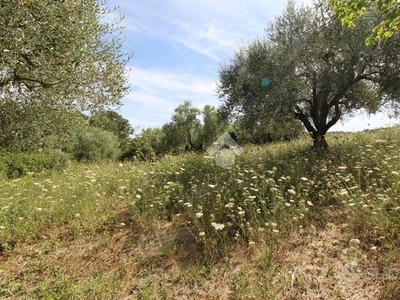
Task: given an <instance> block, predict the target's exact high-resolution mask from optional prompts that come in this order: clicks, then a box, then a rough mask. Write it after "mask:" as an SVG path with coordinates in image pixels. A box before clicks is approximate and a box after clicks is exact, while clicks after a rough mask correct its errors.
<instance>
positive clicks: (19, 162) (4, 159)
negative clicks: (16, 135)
mask: <svg viewBox="0 0 400 300" xmlns="http://www.w3.org/2000/svg"><path fill="white" fill-rule="evenodd" d="M66 164H67V155H66V154H64V153H61V152H38V153H20V152H16V153H11V152H4V153H1V154H0V174H1V175H2V176H4V177H7V178H19V177H22V176H24V175H26V174H27V173H28V172H35V173H38V172H41V171H44V170H62V169H63V168H65V166H66Z"/></svg>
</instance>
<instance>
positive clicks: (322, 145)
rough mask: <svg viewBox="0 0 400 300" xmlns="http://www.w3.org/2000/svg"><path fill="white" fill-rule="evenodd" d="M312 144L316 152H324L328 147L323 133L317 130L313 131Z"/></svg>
mask: <svg viewBox="0 0 400 300" xmlns="http://www.w3.org/2000/svg"><path fill="white" fill-rule="evenodd" d="M313 144H314V148H315V150H316V151H317V152H318V153H325V152H326V151H327V150H328V148H329V146H328V143H327V142H326V139H325V135H321V134H319V133H318V132H314V134H313Z"/></svg>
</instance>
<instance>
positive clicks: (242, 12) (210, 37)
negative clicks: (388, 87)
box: [107, 0, 400, 132]
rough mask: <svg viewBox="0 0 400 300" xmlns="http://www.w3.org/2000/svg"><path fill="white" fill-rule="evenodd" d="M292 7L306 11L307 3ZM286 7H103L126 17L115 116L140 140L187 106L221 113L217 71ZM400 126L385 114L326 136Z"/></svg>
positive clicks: (213, 0)
mask: <svg viewBox="0 0 400 300" xmlns="http://www.w3.org/2000/svg"><path fill="white" fill-rule="evenodd" d="M295 2H296V5H297V6H300V5H310V4H311V3H312V0H296V1H295ZM286 5H287V1H286V0H254V1H246V0H230V1H228V0H163V1H159V0H108V1H107V6H108V7H110V8H114V7H118V10H117V12H118V13H120V14H122V15H124V20H123V21H122V24H121V25H122V26H124V27H125V29H124V31H123V36H124V38H125V42H124V44H123V49H122V50H123V51H125V52H128V53H132V54H133V57H132V59H131V61H130V62H129V64H128V66H127V69H128V80H129V85H130V92H129V94H128V95H126V96H125V97H124V98H123V106H122V107H121V108H120V110H119V113H120V114H121V115H122V116H123V117H124V118H125V119H127V120H129V122H130V124H131V125H132V127H134V128H136V132H139V131H141V130H142V129H145V128H148V127H161V126H162V125H163V124H165V123H167V122H169V121H170V120H171V116H172V114H173V111H174V109H175V108H176V107H177V106H178V105H179V104H182V103H183V102H184V101H185V100H190V101H191V102H192V104H193V105H194V106H196V107H198V108H203V107H204V105H206V104H210V105H214V106H219V105H220V104H221V102H220V100H219V99H218V97H217V84H218V70H219V67H220V65H221V64H224V63H229V62H230V60H231V59H232V58H233V57H234V54H235V51H236V50H238V49H239V48H240V47H241V46H244V45H246V43H248V42H250V41H252V40H254V39H256V38H257V37H262V36H263V35H264V32H265V28H266V27H267V25H268V24H269V23H270V22H272V21H273V20H274V19H275V18H276V17H277V16H279V15H280V14H281V13H282V12H283V10H284V9H285V7H286ZM114 13H115V12H113V14H114ZM111 16H112V15H110V17H111ZM399 122H400V121H399V120H395V119H389V118H388V116H387V115H386V114H385V113H378V114H376V115H375V116H367V115H366V114H357V115H355V116H353V117H351V118H349V117H347V118H345V119H344V121H340V122H339V123H338V124H336V125H335V126H333V127H332V128H331V131H358V130H363V129H372V128H376V127H385V126H390V125H393V124H397V123H399Z"/></svg>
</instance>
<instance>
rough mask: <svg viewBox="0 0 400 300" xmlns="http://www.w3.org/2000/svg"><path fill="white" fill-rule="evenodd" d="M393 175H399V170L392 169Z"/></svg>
mask: <svg viewBox="0 0 400 300" xmlns="http://www.w3.org/2000/svg"><path fill="white" fill-rule="evenodd" d="M391 173H392V174H393V175H399V172H397V171H392V172H391Z"/></svg>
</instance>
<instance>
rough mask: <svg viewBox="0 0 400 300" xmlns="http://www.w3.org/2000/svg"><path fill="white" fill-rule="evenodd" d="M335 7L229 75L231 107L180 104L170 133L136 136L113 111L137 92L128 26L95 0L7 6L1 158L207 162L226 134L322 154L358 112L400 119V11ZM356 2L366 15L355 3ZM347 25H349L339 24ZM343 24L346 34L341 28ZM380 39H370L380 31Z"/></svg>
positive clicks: (288, 25)
mask: <svg viewBox="0 0 400 300" xmlns="http://www.w3.org/2000/svg"><path fill="white" fill-rule="evenodd" d="M351 3H353V4H349V2H347V1H346V2H343V1H334V0H332V1H329V4H330V5H331V6H332V7H333V8H331V6H329V5H328V4H327V3H326V1H323V0H317V1H315V3H314V4H313V5H312V6H310V7H301V8H296V7H295V5H294V3H293V1H289V3H288V6H287V9H286V10H285V11H284V12H283V14H282V15H281V16H279V17H278V18H276V20H275V21H274V22H272V23H271V24H270V25H269V26H268V27H267V28H266V35H265V36H264V37H260V38H258V39H256V40H254V41H252V42H250V43H249V44H247V45H245V46H243V47H241V48H239V49H238V50H237V52H236V55H235V56H234V57H233V58H232V60H231V61H230V62H229V63H227V64H224V65H222V66H221V67H220V70H219V85H218V92H219V96H220V99H221V101H222V102H221V106H220V107H218V108H216V107H212V106H209V105H207V106H205V107H204V108H203V109H198V108H196V107H194V106H193V105H192V104H191V103H190V102H189V101H186V102H184V103H183V104H181V105H179V106H178V107H177V108H176V109H175V111H174V114H173V115H172V118H171V121H170V122H168V123H166V124H164V125H163V126H162V127H160V128H149V129H145V130H143V131H142V132H140V133H136V135H135V136H134V137H133V134H134V131H133V128H132V127H131V125H130V124H129V122H128V121H127V120H126V119H124V118H123V117H122V116H121V115H119V114H118V113H117V112H116V111H115V109H116V108H118V106H120V105H121V99H122V97H123V96H124V95H125V94H126V93H127V91H128V85H127V77H126V71H125V67H126V64H127V62H128V61H129V59H130V55H128V54H125V53H123V52H122V51H121V46H122V37H121V28H120V27H119V25H118V24H119V20H115V22H114V23H112V22H111V23H110V22H109V23H107V22H105V21H104V20H105V18H104V16H106V15H107V14H108V13H109V12H110V11H109V10H108V9H106V8H105V7H104V4H102V3H100V2H98V1H95V0H89V1H83V2H82V1H78V2H76V1H73V0H65V1H61V2H60V1H41V0H30V1H22V0H16V1H14V0H13V1H11V0H4V1H2V2H1V5H0V10H1V11H0V12H1V15H2V18H1V19H0V28H1V29H2V31H3V33H4V34H3V35H1V36H0V147H1V150H2V151H3V152H4V151H8V152H10V151H12V152H16V151H21V152H25V153H27V152H35V151H42V152H43V151H49V152H52V151H53V152H54V151H58V152H59V153H67V154H69V155H71V156H72V157H74V158H75V159H77V160H100V159H115V158H120V159H131V158H138V159H152V158H154V157H157V156H160V155H164V154H167V153H172V154H176V153H181V152H184V151H204V150H205V149H206V148H207V147H208V146H209V145H210V144H212V142H213V141H214V140H215V139H216V138H217V137H218V136H219V135H220V134H222V133H223V132H225V131H229V132H231V133H233V135H234V136H235V138H236V139H237V141H238V142H239V143H240V144H246V143H253V144H262V143H268V142H271V141H275V140H289V139H292V138H295V137H296V136H298V135H299V134H300V133H301V132H302V131H303V130H304V128H305V129H306V130H307V131H308V132H309V134H310V136H311V138H312V139H313V142H314V146H315V148H316V149H319V150H322V151H326V149H327V148H328V145H327V143H326V141H325V135H326V133H327V132H328V131H329V130H330V129H331V128H332V126H334V125H335V124H336V123H337V122H338V121H339V120H340V119H341V118H342V117H343V116H345V115H348V114H352V113H354V112H355V111H357V110H359V109H366V110H367V111H368V112H371V113H373V112H375V111H377V110H378V109H379V108H381V107H388V106H390V107H391V108H394V109H395V110H396V109H397V108H398V104H399V99H400V84H399V80H398V79H399V78H400V71H399V69H400V55H399V54H398V49H399V48H400V47H399V46H400V37H399V35H398V26H397V24H398V20H399V18H400V16H399V5H398V2H397V1H392V0H386V1H361V0H360V1H354V2H351ZM355 3H356V4H355ZM338 17H339V18H338ZM342 23H343V24H344V25H346V26H342ZM371 30H372V31H371Z"/></svg>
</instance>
